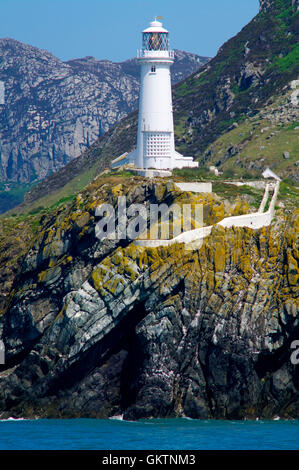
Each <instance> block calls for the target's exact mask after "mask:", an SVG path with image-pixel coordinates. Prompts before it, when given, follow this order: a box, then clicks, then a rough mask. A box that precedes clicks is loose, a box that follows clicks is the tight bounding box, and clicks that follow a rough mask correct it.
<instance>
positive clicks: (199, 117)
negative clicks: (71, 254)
mask: <svg viewBox="0 0 299 470" xmlns="http://www.w3.org/2000/svg"><path fill="white" fill-rule="evenodd" d="M297 22H298V1H297V0H268V1H266V2H264V1H263V2H261V8H260V12H259V14H258V15H257V16H256V17H255V18H254V19H253V20H252V21H251V22H250V23H249V24H248V25H247V26H245V27H244V28H243V29H242V31H241V32H240V33H239V34H237V35H236V36H235V37H234V38H232V39H230V40H229V41H228V42H227V43H225V44H224V45H223V46H222V47H221V48H220V50H219V52H218V54H217V56H216V57H215V58H214V59H212V60H211V61H210V62H209V63H208V64H207V65H205V66H204V67H202V68H201V70H200V71H199V72H197V73H195V74H194V75H193V76H191V77H190V78H187V79H186V80H185V81H183V82H181V83H179V84H178V85H177V86H175V88H174V108H175V134H176V146H177V148H178V150H179V151H181V152H182V153H184V154H185V155H193V156H195V157H196V158H197V159H198V160H199V162H200V167H201V168H203V169H204V168H207V167H209V166H210V165H217V166H218V168H219V170H221V171H225V172H227V177H228V176H234V175H235V176H237V177H240V176H248V175H249V176H252V177H256V176H259V175H260V174H261V171H262V170H263V169H264V168H266V167H267V166H270V167H271V168H273V170H274V171H276V172H277V173H278V174H279V175H280V176H281V177H290V178H292V179H293V181H297V182H298V160H299V150H298V144H297V141H298V127H299V123H298V121H299V118H298V109H299V107H298V93H299V92H298V89H299V88H298V84H299V83H298V81H296V79H297V78H298V72H299V66H298V63H299V62H298V30H297V28H296V25H297ZM136 132H137V114H136V113H133V114H131V115H129V116H128V117H127V118H125V119H123V120H122V121H121V122H120V123H119V124H118V125H117V126H115V127H114V128H113V129H111V130H109V131H108V133H106V134H105V135H104V136H102V137H101V139H99V140H98V141H97V142H95V143H94V145H93V146H91V148H90V149H89V150H88V151H86V152H85V153H84V154H83V155H82V156H81V157H79V158H78V159H76V161H73V162H71V163H70V164H69V165H67V166H66V167H65V168H64V169H62V170H61V171H59V172H58V173H57V174H54V175H52V176H50V178H47V180H46V181H44V182H43V184H42V185H40V186H37V187H36V188H34V189H33V190H32V191H30V192H29V193H28V194H27V195H26V201H27V203H28V204H29V205H30V207H32V204H33V206H35V207H36V206H38V205H41V206H44V205H47V203H48V202H47V201H49V200H50V201H51V202H55V201H57V200H59V199H60V198H62V197H66V196H70V195H71V194H72V193H74V192H75V191H77V190H79V189H80V188H82V187H83V186H84V184H86V183H87V182H88V181H90V180H91V179H92V178H93V177H94V176H96V175H97V174H98V173H99V172H100V171H101V170H103V168H104V166H105V162H108V161H109V160H111V159H112V158H115V157H116V156H118V155H120V154H121V153H123V152H125V151H130V150H131V149H132V148H133V147H134V146H135V145H136ZM21 210H24V206H23V208H22V209H21Z"/></svg>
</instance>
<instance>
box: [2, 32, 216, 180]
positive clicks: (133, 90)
mask: <svg viewBox="0 0 299 470" xmlns="http://www.w3.org/2000/svg"><path fill="white" fill-rule="evenodd" d="M207 60H208V58H206V57H199V56H197V55H195V54H189V53H187V52H183V51H177V58H176V60H175V63H174V65H173V80H174V82H177V81H179V80H181V79H182V78H185V77H186V76H187V75H188V74H191V73H192V72H194V71H195V70H197V69H198V68H199V67H200V66H201V65H202V64H205V63H206V62H207ZM138 72H139V66H138V65H137V62H136V60H131V61H126V62H124V63H113V62H110V61H107V60H103V61H99V60H96V59H95V58H93V57H85V58H83V59H76V60H71V61H68V62H62V61H61V60H59V59H57V58H56V57H54V56H53V55H52V54H50V53H49V52H47V51H43V50H40V49H37V48H36V47H32V46H29V45H26V44H22V43H21V42H18V41H15V40H13V39H1V40H0V81H1V83H2V84H3V85H4V87H5V93H4V98H5V100H4V103H2V101H0V103H1V104H0V182H3V183H5V184H6V189H9V183H30V182H32V181H36V180H41V179H43V178H44V177H46V176H47V175H49V174H51V173H52V172H55V171H57V170H58V169H59V168H61V167H63V166H64V165H65V164H66V163H68V162H69V161H70V160H72V159H73V158H75V157H78V156H79V155H80V154H81V153H82V152H83V151H84V150H85V149H86V148H88V147H89V146H90V145H91V144H92V143H93V142H95V141H96V140H97V139H98V137H99V136H100V135H101V134H103V132H105V131H107V130H108V129H109V128H110V127H111V126H112V125H113V124H115V123H116V122H117V121H119V120H120V119H121V118H123V117H124V116H126V115H127V114H128V113H130V112H131V111H132V110H134V109H135V108H136V106H137V100H138V91H139V90H138V88H139V76H138Z"/></svg>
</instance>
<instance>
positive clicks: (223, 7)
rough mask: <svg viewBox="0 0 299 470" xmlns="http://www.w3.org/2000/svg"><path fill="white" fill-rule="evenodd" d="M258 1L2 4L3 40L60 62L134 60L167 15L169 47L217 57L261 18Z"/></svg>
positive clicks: (31, 0) (22, 0)
mask: <svg viewBox="0 0 299 470" xmlns="http://www.w3.org/2000/svg"><path fill="white" fill-rule="evenodd" d="M258 9H259V1H258V0H181V1H178V0H0V20H1V21H0V37H10V38H14V39H17V40H19V41H22V42H25V43H27V44H31V45H33V46H36V47H39V48H41V49H47V50H49V51H50V52H52V53H53V54H54V55H55V56H57V57H59V58H60V59H62V60H69V59H72V58H77V57H84V56H87V55H91V56H94V57H96V58H97V59H110V60H113V61H122V60H126V59H128V58H131V57H134V56H135V54H136V49H137V48H139V47H140V42H141V38H140V32H141V30H142V29H144V28H145V27H146V26H147V24H148V22H149V21H150V20H151V19H152V18H153V17H154V16H155V15H161V16H163V18H164V19H163V24H164V26H165V27H166V28H167V29H169V30H170V33H171V36H170V40H171V47H172V48H176V49H183V50H186V51H189V52H195V53H197V54H200V55H205V56H214V55H215V54H216V53H217V50H218V48H219V47H220V46H221V44H223V42H225V41H227V40H228V39H229V38H230V37H232V36H234V35H235V34H237V33H238V32H239V31H240V30H241V29H242V27H243V26H245V25H246V24H247V23H248V22H249V21H250V20H251V19H252V18H253V17H254V16H255V15H256V14H257V13H258Z"/></svg>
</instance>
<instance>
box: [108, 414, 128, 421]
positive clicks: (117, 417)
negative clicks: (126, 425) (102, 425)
mask: <svg viewBox="0 0 299 470" xmlns="http://www.w3.org/2000/svg"><path fill="white" fill-rule="evenodd" d="M109 419H116V420H117V421H123V420H124V415H115V416H110V417H109Z"/></svg>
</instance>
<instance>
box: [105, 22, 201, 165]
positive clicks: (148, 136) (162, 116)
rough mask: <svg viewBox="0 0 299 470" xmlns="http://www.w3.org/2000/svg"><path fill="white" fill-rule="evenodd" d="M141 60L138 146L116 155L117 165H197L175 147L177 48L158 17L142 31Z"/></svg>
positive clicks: (115, 161)
mask: <svg viewBox="0 0 299 470" xmlns="http://www.w3.org/2000/svg"><path fill="white" fill-rule="evenodd" d="M137 60H138V62H139V64H140V66H141V80H140V95H139V114H138V132H137V148H136V149H135V150H134V151H133V152H131V153H130V154H125V155H123V156H122V157H119V158H117V159H115V160H114V161H113V162H112V164H113V166H119V165H123V164H125V163H133V164H134V166H135V167H137V168H140V169H145V170H147V169H151V168H154V169H158V170H169V169H170V170H171V169H172V168H183V167H197V166H198V163H197V162H193V158H192V157H184V156H183V155H181V154H179V153H178V152H176V150H175V146H174V131H173V112H172V95H171V77H170V66H171V65H172V64H173V60H174V52H173V51H171V50H170V49H169V33H168V31H167V30H166V29H165V28H163V25H162V23H161V22H160V21H157V19H155V20H154V21H152V22H151V23H150V25H149V27H148V28H146V29H145V30H144V31H142V49H141V50H138V51H137Z"/></svg>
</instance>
